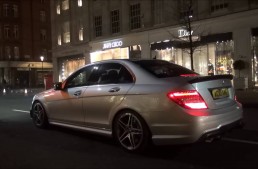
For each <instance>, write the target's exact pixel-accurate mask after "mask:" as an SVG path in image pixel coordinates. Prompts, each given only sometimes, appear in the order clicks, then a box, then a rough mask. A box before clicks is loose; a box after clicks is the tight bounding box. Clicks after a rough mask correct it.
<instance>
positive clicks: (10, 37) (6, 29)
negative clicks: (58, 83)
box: [0, 0, 53, 88]
mask: <svg viewBox="0 0 258 169" xmlns="http://www.w3.org/2000/svg"><path fill="white" fill-rule="evenodd" d="M50 23H51V20H50V0H23V1H22V0H1V1H0V87H8V88H21V87H26V88H28V87H38V86H43V83H44V82H43V78H44V77H43V76H44V75H45V74H48V73H52V68H53V64H52V56H51V55H52V54H51V53H50V52H49V51H50V49H51V47H52V45H51V42H52V41H51V26H50ZM41 59H42V60H41Z"/></svg>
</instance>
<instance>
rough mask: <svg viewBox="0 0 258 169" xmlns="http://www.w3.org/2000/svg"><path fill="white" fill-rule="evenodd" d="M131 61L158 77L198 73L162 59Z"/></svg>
mask: <svg viewBox="0 0 258 169" xmlns="http://www.w3.org/2000/svg"><path fill="white" fill-rule="evenodd" d="M133 62H134V63H136V64H138V65H139V66H141V67H142V68H143V69H145V70H146V71H148V72H149V73H151V74H153V75H154V76H156V77H158V78H168V77H176V76H187V75H198V74H197V73H196V72H194V71H192V70H189V69H187V68H185V67H182V66H180V65H176V64H173V63H170V62H167V61H164V60H137V61H133Z"/></svg>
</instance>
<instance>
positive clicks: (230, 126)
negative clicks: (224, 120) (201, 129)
mask: <svg viewBox="0 0 258 169" xmlns="http://www.w3.org/2000/svg"><path fill="white" fill-rule="evenodd" d="M243 126H244V122H243V119H240V120H237V121H235V122H233V123H230V124H227V125H224V126H221V127H219V128H218V129H216V130H213V131H210V132H207V133H205V134H203V135H202V136H201V137H200V139H199V140H198V141H199V142H203V141H206V140H210V139H214V138H218V137H220V136H221V135H223V134H225V133H227V132H229V131H231V130H233V129H237V128H243Z"/></svg>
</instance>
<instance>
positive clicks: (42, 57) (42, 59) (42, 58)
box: [40, 56, 44, 73]
mask: <svg viewBox="0 0 258 169" xmlns="http://www.w3.org/2000/svg"><path fill="white" fill-rule="evenodd" d="M40 60H41V62H42V73H43V61H44V56H40Z"/></svg>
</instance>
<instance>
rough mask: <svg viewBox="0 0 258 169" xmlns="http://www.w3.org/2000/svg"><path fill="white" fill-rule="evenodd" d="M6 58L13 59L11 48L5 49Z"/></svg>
mask: <svg viewBox="0 0 258 169" xmlns="http://www.w3.org/2000/svg"><path fill="white" fill-rule="evenodd" d="M5 57H6V59H11V58H12V56H11V48H10V46H6V47H5Z"/></svg>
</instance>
